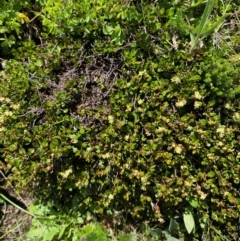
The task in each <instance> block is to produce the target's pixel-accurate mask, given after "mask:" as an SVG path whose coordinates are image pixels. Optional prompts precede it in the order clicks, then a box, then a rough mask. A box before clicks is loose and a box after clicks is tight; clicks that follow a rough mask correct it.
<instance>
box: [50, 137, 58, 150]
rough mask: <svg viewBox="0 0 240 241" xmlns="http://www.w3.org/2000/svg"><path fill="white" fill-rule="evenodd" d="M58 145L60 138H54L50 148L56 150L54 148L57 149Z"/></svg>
mask: <svg viewBox="0 0 240 241" xmlns="http://www.w3.org/2000/svg"><path fill="white" fill-rule="evenodd" d="M58 145H59V141H58V139H53V140H52V141H51V143H50V149H51V150H54V149H56V148H57V147H58Z"/></svg>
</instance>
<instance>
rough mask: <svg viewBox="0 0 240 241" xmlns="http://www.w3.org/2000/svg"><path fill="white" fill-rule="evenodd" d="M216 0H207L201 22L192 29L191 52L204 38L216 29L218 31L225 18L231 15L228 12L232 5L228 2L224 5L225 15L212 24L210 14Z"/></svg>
mask: <svg viewBox="0 0 240 241" xmlns="http://www.w3.org/2000/svg"><path fill="white" fill-rule="evenodd" d="M214 2H215V1H214V0H207V4H206V6H205V9H204V12H203V15H202V17H201V21H200V24H199V25H198V26H197V27H196V28H195V29H194V30H193V31H192V33H190V38H191V42H190V52H192V51H193V50H194V49H195V48H197V47H198V46H199V45H200V43H201V41H202V40H203V39H204V38H206V37H208V36H209V35H210V34H211V33H213V32H214V31H218V30H219V29H220V27H221V26H222V23H223V21H224V19H225V18H226V17H228V16H229V15H230V13H227V11H228V10H229V6H230V5H229V4H227V5H226V6H224V11H223V15H222V16H221V17H219V18H218V20H217V22H216V23H214V24H212V23H211V20H210V16H211V13H212V10H213V6H214Z"/></svg>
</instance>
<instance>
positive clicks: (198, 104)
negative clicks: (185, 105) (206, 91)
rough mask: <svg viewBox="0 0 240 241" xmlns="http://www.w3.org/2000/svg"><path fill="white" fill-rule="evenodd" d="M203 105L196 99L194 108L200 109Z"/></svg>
mask: <svg viewBox="0 0 240 241" xmlns="http://www.w3.org/2000/svg"><path fill="white" fill-rule="evenodd" d="M201 105H202V102H200V101H194V108H195V109H198V108H199V107H200V106H201Z"/></svg>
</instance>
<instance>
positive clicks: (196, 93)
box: [194, 91, 202, 100]
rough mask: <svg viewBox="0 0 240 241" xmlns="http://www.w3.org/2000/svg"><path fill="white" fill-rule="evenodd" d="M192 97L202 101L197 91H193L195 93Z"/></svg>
mask: <svg viewBox="0 0 240 241" xmlns="http://www.w3.org/2000/svg"><path fill="white" fill-rule="evenodd" d="M194 97H195V98H196V99H197V100H201V99H202V96H201V94H200V93H199V91H195V92H194Z"/></svg>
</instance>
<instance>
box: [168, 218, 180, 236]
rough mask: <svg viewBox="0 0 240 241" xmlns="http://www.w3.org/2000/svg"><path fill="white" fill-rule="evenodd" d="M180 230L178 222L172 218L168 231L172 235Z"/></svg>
mask: <svg viewBox="0 0 240 241" xmlns="http://www.w3.org/2000/svg"><path fill="white" fill-rule="evenodd" d="M178 228H179V224H178V222H177V221H176V220H175V219H174V218H171V219H170V224H169V227H168V231H169V232H170V233H173V232H174V231H176V230H178Z"/></svg>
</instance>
